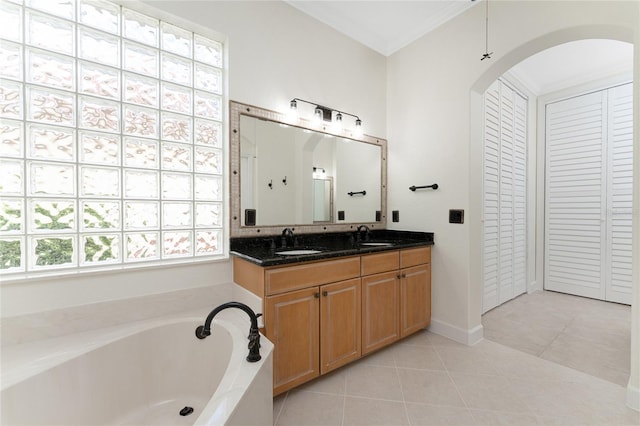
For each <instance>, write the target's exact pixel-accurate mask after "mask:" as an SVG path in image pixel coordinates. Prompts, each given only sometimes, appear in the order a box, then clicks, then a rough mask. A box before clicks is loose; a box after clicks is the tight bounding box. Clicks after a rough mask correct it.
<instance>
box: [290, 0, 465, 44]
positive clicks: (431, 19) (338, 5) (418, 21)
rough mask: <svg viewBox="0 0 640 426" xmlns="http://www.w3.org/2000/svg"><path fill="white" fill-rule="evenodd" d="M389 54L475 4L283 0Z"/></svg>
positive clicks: (414, 0)
mask: <svg viewBox="0 0 640 426" xmlns="http://www.w3.org/2000/svg"><path fill="white" fill-rule="evenodd" d="M285 1H286V2H287V3H289V4H290V5H291V6H293V7H295V8H296V9H299V10H300V11H302V12H304V13H306V14H307V15H309V16H312V17H314V18H315V19H317V20H318V21H320V22H323V23H325V24H327V25H329V26H330V27H332V28H334V29H336V30H338V31H339V32H341V33H343V34H345V35H347V36H349V37H351V38H352V39H354V40H357V41H359V42H360V43H362V44H364V45H365V46H368V47H370V48H371V49H373V50H375V51H377V52H379V53H381V54H383V55H384V56H389V55H391V54H392V53H394V52H395V51H397V50H399V49H401V48H403V47H405V46H406V45H407V44H409V43H411V42H412V41H414V40H416V39H418V38H420V37H422V36H423V35H425V34H426V33H428V32H429V31H431V30H433V29H435V28H437V27H439V26H440V25H442V24H444V23H445V22H447V21H448V20H450V19H452V18H454V17H455V16H457V15H459V14H460V13H462V12H464V11H465V10H467V9H468V8H470V7H471V6H473V5H474V3H473V2H472V1H471V0H411V1H403V0H387V1H384V0H377V1H375V0H374V1H367V0H342V1H331V0H328V1H314V0H301V1H300V0H285Z"/></svg>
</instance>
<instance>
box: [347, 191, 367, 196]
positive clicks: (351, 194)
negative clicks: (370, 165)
mask: <svg viewBox="0 0 640 426" xmlns="http://www.w3.org/2000/svg"><path fill="white" fill-rule="evenodd" d="M357 194H362V195H367V191H359V192H347V195H349V196H351V197H353V196H354V195H357Z"/></svg>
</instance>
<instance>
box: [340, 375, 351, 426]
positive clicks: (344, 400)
mask: <svg viewBox="0 0 640 426" xmlns="http://www.w3.org/2000/svg"><path fill="white" fill-rule="evenodd" d="M350 367H351V366H350ZM347 371H348V369H347ZM348 380H349V375H348V374H345V376H344V384H343V385H342V423H340V424H341V426H344V415H345V412H346V411H347V381H348Z"/></svg>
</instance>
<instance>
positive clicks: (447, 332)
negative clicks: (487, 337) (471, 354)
mask: <svg viewBox="0 0 640 426" xmlns="http://www.w3.org/2000/svg"><path fill="white" fill-rule="evenodd" d="M429 331H430V332H432V333H435V334H439V335H441V336H444V337H446V338H448V339H451V340H454V341H456V342H458V343H462V344H463V345H467V346H473V345H475V344H476V343H478V342H480V341H481V340H482V339H483V335H484V329H483V327H482V324H480V325H478V326H476V327H474V328H472V329H469V330H465V329H463V328H460V327H457V326H455V325H452V324H449V323H446V322H444V321H439V320H437V319H433V318H432V319H431V325H430V326H429Z"/></svg>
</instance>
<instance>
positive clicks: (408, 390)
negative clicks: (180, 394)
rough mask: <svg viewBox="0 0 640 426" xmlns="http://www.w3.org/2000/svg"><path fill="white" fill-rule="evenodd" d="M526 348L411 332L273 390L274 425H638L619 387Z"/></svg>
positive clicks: (639, 417) (639, 420) (639, 415)
mask: <svg viewBox="0 0 640 426" xmlns="http://www.w3.org/2000/svg"><path fill="white" fill-rule="evenodd" d="M543 297H546V294H545V295H544V296H543ZM516 300H517V299H516ZM541 300H542V299H541ZM512 303H514V302H512ZM520 303H525V301H521V302H518V303H517V304H520ZM593 309H594V310H595V309H597V308H593ZM504 311H505V312H504V313H503V314H504V315H505V316H508V313H507V312H506V308H505V309H504ZM511 312H512V313H513V317H514V318H515V316H516V315H517V314H516V313H517V312H520V309H517V308H514V309H513V310H512V311H511ZM597 314H598V315H603V316H606V315H607V314H605V313H600V312H598V313H597ZM496 316H497V314H496ZM536 318H538V317H536ZM540 318H542V319H541V320H540V321H541V322H542V321H547V320H548V318H547V316H545V315H540ZM571 324H572V323H571V322H570V323H569V324H568V325H567V326H566V327H570V325H571ZM563 330H564V328H563ZM566 331H567V333H568V332H569V330H566ZM579 332H586V330H580V329H578V331H576V333H579ZM485 336H486V334H485ZM533 340H534V342H537V340H536V339H533ZM513 341H515V339H513V338H512V340H511V342H509V343H512V342H513ZM524 346H525V347H528V346H526V345H524ZM547 346H549V345H547ZM533 351H534V350H533V347H530V350H529V351H524V350H520V348H519V349H514V348H512V347H508V346H506V345H505V344H500V343H496V342H494V341H491V340H489V339H488V338H487V339H485V340H483V341H482V342H480V343H478V344H477V345H475V346H465V345H462V344H458V343H456V342H453V341H451V340H449V339H446V338H444V337H441V336H439V335H436V334H433V333H430V332H428V331H423V332H419V333H416V334H415V335H413V336H410V337H408V338H407V339H404V340H403V341H401V342H398V343H396V344H395V345H393V346H391V347H388V348H386V349H383V350H381V351H379V352H376V353H374V354H372V355H370V356H367V357H364V358H362V359H361V360H359V361H357V362H355V363H353V364H350V365H348V366H346V367H344V368H341V369H338V370H337V371H334V372H333V373H330V374H328V375H326V376H323V377H320V378H318V379H316V380H314V381H312V382H310V383H307V384H305V385H303V386H300V387H299V388H296V389H294V390H291V391H289V392H287V393H284V394H282V395H279V396H277V397H276V398H274V406H273V410H274V412H273V421H274V425H299V426H302V425H367V426H369V425H387V426H393V425H443V424H446V425H534V424H535V425H539V424H542V425H546V424H551V425H583V424H589V425H640V413H638V412H635V411H633V410H631V409H629V408H627V407H626V406H625V403H624V401H625V396H626V388H625V387H623V386H620V385H619V384H616V383H612V382H611V381H609V380H603V379H601V378H598V377H594V376H592V375H589V374H586V373H583V372H581V371H577V370H575V369H573V368H568V367H565V366H563V365H559V364H557V363H555V362H551V361H549V360H547V359H543V358H540V357H538V356H536V355H534V354H532V353H531V352H533ZM527 352H529V353H527ZM542 352H544V351H542ZM575 352H579V349H575ZM627 368H628V367H627Z"/></svg>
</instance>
